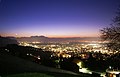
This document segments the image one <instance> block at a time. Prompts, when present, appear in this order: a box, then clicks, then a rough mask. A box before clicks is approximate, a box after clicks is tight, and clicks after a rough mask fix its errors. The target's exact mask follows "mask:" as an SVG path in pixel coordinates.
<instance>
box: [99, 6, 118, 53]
mask: <svg viewBox="0 0 120 77" xmlns="http://www.w3.org/2000/svg"><path fill="white" fill-rule="evenodd" d="M101 38H102V39H103V40H104V41H108V43H107V47H108V48H109V49H110V50H117V51H120V7H119V8H118V11H117V12H116V16H115V17H114V18H113V21H112V24H111V25H110V27H105V28H103V29H102V30H101Z"/></svg>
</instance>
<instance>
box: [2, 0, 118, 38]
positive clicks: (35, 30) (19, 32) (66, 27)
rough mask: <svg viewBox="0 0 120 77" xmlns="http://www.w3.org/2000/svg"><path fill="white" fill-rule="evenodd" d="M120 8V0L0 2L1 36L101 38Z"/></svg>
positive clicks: (12, 0) (23, 0) (15, 0)
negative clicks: (103, 29) (102, 30)
mask: <svg viewBox="0 0 120 77" xmlns="http://www.w3.org/2000/svg"><path fill="white" fill-rule="evenodd" d="M119 5H120V0H0V35H2V36H16V37H19V36H34V35H45V36H48V37H93V36H99V34H100V32H99V30H100V29H102V28H104V27H106V26H109V24H111V20H112V18H113V17H114V16H115V15H116V14H115V12H116V11H117V8H118V6H119Z"/></svg>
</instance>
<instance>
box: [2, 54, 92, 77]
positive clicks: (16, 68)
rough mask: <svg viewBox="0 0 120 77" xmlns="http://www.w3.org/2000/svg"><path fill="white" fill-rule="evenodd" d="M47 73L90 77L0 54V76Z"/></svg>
mask: <svg viewBox="0 0 120 77" xmlns="http://www.w3.org/2000/svg"><path fill="white" fill-rule="evenodd" d="M31 72H32V73H34V72H37V73H47V74H51V75H53V76H54V77H62V76H63V75H65V76H69V77H79V76H80V77H91V76H89V75H87V74H77V73H74V72H70V71H65V70H61V69H56V68H50V67H46V66H42V65H39V64H36V63H33V62H30V61H27V60H24V59H21V58H18V57H14V56H11V55H6V54H3V53H0V75H3V76H4V75H9V74H19V73H31Z"/></svg>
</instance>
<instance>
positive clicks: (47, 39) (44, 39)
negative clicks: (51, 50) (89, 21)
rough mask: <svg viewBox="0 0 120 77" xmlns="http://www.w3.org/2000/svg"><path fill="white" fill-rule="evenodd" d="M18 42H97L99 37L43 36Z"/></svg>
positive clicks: (21, 39)
mask: <svg viewBox="0 0 120 77" xmlns="http://www.w3.org/2000/svg"><path fill="white" fill-rule="evenodd" d="M17 40H18V41H19V42H43V43H47V42H80V41H99V40H100V38H99V37H69V38H50V37H45V36H31V37H20V38H17Z"/></svg>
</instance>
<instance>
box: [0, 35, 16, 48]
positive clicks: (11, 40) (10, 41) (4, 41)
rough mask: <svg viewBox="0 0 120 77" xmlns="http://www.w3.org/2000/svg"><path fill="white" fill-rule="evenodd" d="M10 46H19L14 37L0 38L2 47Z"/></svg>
mask: <svg viewBox="0 0 120 77" xmlns="http://www.w3.org/2000/svg"><path fill="white" fill-rule="evenodd" d="M8 44H18V42H17V40H16V39H15V38H14V37H12V38H11V37H0V47H4V46H6V45H8Z"/></svg>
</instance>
